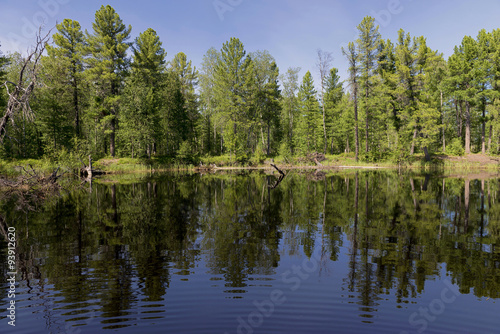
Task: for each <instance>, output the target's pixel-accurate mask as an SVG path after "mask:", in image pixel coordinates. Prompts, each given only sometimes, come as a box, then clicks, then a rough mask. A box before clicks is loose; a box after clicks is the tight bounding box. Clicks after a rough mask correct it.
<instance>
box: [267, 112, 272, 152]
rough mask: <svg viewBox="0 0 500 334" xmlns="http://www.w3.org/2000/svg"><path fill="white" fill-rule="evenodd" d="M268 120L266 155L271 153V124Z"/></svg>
mask: <svg viewBox="0 0 500 334" xmlns="http://www.w3.org/2000/svg"><path fill="white" fill-rule="evenodd" d="M270 122H271V121H270V120H268V121H267V155H268V156H269V154H270V153H271V124H270Z"/></svg>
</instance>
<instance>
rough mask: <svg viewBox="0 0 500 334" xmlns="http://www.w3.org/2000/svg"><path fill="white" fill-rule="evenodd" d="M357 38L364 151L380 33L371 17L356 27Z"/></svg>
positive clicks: (367, 139)
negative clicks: (363, 120)
mask: <svg viewBox="0 0 500 334" xmlns="http://www.w3.org/2000/svg"><path fill="white" fill-rule="evenodd" d="M357 28H358V32H359V38H358V40H357V41H356V43H357V47H358V52H359V64H360V87H361V89H362V91H363V100H362V101H363V107H364V112H365V151H366V152H368V151H369V147H370V136H369V133H370V123H371V122H372V110H371V107H370V106H371V104H372V103H371V101H370V98H371V97H372V92H373V86H374V80H373V76H374V74H375V71H376V68H377V53H378V50H379V44H380V40H381V37H380V33H379V31H378V26H375V19H374V18H373V17H371V16H367V17H365V18H363V20H362V21H361V23H360V24H359V25H358V27H357Z"/></svg>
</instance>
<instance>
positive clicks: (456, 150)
mask: <svg viewBox="0 0 500 334" xmlns="http://www.w3.org/2000/svg"><path fill="white" fill-rule="evenodd" d="M464 153H465V150H464V147H463V145H462V141H461V140H460V138H453V140H452V141H451V143H449V144H447V145H446V154H449V155H458V156H461V155H464Z"/></svg>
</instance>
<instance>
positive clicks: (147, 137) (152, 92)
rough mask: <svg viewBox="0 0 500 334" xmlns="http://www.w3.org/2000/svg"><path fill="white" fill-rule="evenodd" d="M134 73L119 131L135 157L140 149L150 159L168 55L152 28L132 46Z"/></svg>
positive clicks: (157, 133)
mask: <svg viewBox="0 0 500 334" xmlns="http://www.w3.org/2000/svg"><path fill="white" fill-rule="evenodd" d="M132 50H133V57H132V63H131V73H130V76H129V77H128V78H127V80H126V86H125V88H124V94H123V95H124V98H123V102H124V105H125V106H124V108H123V111H122V113H121V115H120V121H121V129H120V131H119V133H120V135H121V137H122V139H123V142H124V143H125V145H126V146H128V145H130V146H128V150H130V153H131V155H132V157H134V154H135V153H136V152H137V151H138V148H142V149H144V150H145V152H146V154H147V156H148V157H151V153H153V151H155V149H156V143H157V142H158V141H159V137H161V135H160V129H159V109H160V106H161V104H162V101H161V96H162V93H161V90H162V89H163V81H164V79H165V73H164V71H165V57H166V52H165V50H164V49H163V48H162V43H161V41H160V38H159V37H158V35H157V34H156V32H155V31H154V30H153V29H151V28H149V29H147V30H146V31H145V32H143V33H141V34H140V35H139V36H138V37H137V38H136V39H135V43H134V45H133V47H132Z"/></svg>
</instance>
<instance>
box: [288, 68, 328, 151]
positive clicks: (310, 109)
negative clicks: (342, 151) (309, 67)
mask: <svg viewBox="0 0 500 334" xmlns="http://www.w3.org/2000/svg"><path fill="white" fill-rule="evenodd" d="M298 98H299V120H298V124H297V132H298V133H297V136H296V137H295V140H296V141H295V146H296V147H297V149H298V150H299V152H300V153H301V154H307V153H310V152H312V151H318V150H319V149H320V148H322V146H323V145H322V131H321V130H320V129H321V113H320V108H319V103H318V100H317V99H316V90H315V89H314V81H313V78H312V75H311V72H309V71H307V72H306V74H305V75H304V78H303V79H302V84H301V85H300V88H299V96H298Z"/></svg>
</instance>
